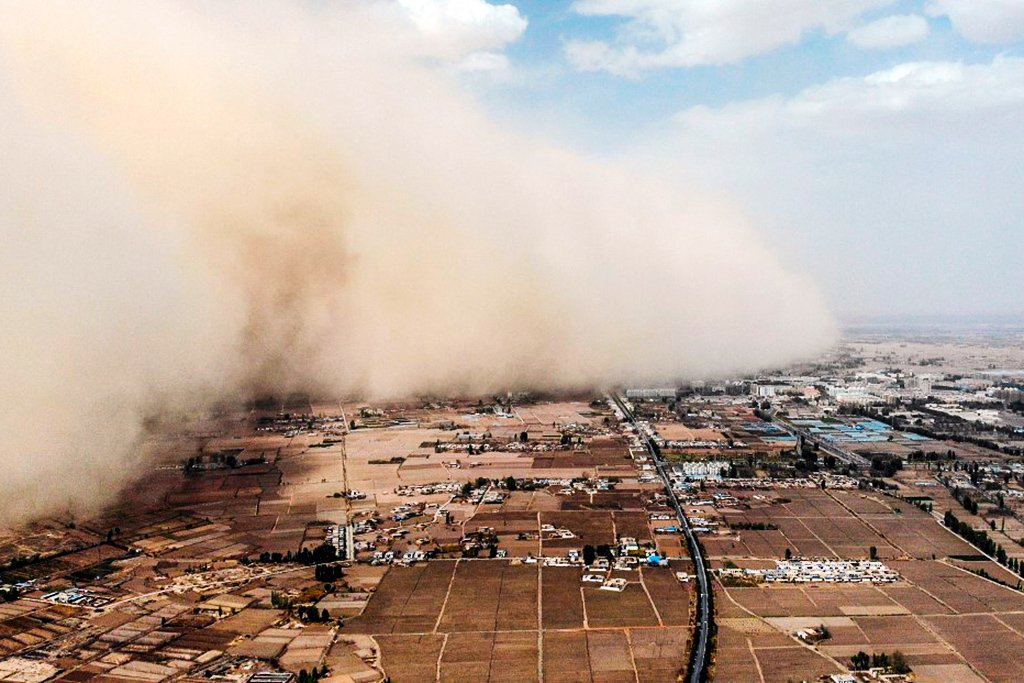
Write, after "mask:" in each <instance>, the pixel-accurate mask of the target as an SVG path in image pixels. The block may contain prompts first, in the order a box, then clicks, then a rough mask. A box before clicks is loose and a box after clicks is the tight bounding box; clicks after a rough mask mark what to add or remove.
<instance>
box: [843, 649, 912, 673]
mask: <svg viewBox="0 0 1024 683" xmlns="http://www.w3.org/2000/svg"><path fill="white" fill-rule="evenodd" d="M850 668H851V669H853V670H854V671H866V670H868V669H888V670H890V671H892V672H893V673H897V674H908V673H910V665H909V664H907V658H906V656H905V655H904V654H903V653H902V652H900V651H899V650H896V651H895V652H893V653H892V654H891V655H890V654H886V653H885V652H875V653H873V654H871V655H868V653H867V652H864V651H863V650H861V651H860V652H858V653H857V654H855V655H854V656H852V657H850Z"/></svg>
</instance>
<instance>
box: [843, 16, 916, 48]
mask: <svg viewBox="0 0 1024 683" xmlns="http://www.w3.org/2000/svg"><path fill="white" fill-rule="evenodd" d="M927 37H928V20H927V19H925V18H924V17H922V16H920V15H917V14H896V15H892V16H888V17H883V18H881V19H878V20H877V21H872V22H871V23H870V24H865V25H864V26H860V27H858V28H855V29H854V30H852V31H850V33H849V34H848V35H847V36H846V39H847V40H848V41H850V42H851V43H853V44H854V45H856V46H857V47H859V48H861V49H863V50H890V49H892V48H897V47H904V46H907V45H913V44H914V43H920V42H921V41H922V40H924V39H925V38H927Z"/></svg>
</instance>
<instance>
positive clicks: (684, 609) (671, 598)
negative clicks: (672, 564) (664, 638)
mask: <svg viewBox="0 0 1024 683" xmlns="http://www.w3.org/2000/svg"><path fill="white" fill-rule="evenodd" d="M640 573H641V575H642V577H643V581H644V585H645V586H646V588H647V592H648V593H650V595H651V600H652V601H653V602H654V606H655V607H656V608H657V610H658V616H660V617H661V622H662V623H663V624H665V625H666V626H686V625H687V624H688V623H690V621H689V620H690V589H689V584H682V583H680V582H679V581H677V580H676V577H675V576H673V575H672V570H669V569H665V568H662V567H645V568H643V569H641V570H640Z"/></svg>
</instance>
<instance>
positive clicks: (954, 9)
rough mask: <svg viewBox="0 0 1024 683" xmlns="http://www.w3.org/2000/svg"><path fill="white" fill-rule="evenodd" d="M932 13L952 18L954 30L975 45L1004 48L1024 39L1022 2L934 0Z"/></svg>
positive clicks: (1018, 0)
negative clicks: (992, 45) (1002, 46)
mask: <svg viewBox="0 0 1024 683" xmlns="http://www.w3.org/2000/svg"><path fill="white" fill-rule="evenodd" d="M928 13H929V14H931V15H932V16H946V17H949V21H950V23H952V24H953V28H954V29H956V30H957V32H959V33H960V34H961V35H963V36H964V37H965V38H967V39H968V40H971V41H973V42H975V43H989V44H995V45H1000V44H1006V43H1012V42H1016V41H1018V40H1024V2H1022V1H1021V0H933V2H931V3H930V4H929V6H928Z"/></svg>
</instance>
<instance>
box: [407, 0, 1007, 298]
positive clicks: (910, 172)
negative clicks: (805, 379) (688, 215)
mask: <svg viewBox="0 0 1024 683" xmlns="http://www.w3.org/2000/svg"><path fill="white" fill-rule="evenodd" d="M399 2H400V4H401V5H402V6H404V7H406V8H407V9H410V8H411V9H410V11H412V12H413V14H414V18H416V19H417V20H420V21H421V24H420V25H421V26H423V25H425V24H423V23H422V20H423V18H424V16H426V15H424V12H427V13H428V14H430V13H433V14H430V17H429V18H430V19H432V20H433V22H434V23H433V24H432V25H431V28H430V30H428V31H427V33H428V34H430V35H431V36H432V37H433V38H436V37H437V36H440V35H443V34H444V25H445V20H447V21H449V22H455V23H458V22H462V24H461V26H462V28H465V27H466V26H467V25H469V26H475V27H477V28H478V29H479V33H478V34H477V38H479V39H480V40H479V41H477V42H475V43H474V42H473V41H467V42H466V43H465V44H466V45H469V44H472V51H469V50H468V48H467V50H463V51H459V50H457V49H456V50H455V51H454V52H452V51H451V50H449V51H448V52H446V62H445V63H446V65H447V67H448V68H451V67H453V66H454V67H455V68H454V72H455V73H457V74H458V77H459V80H460V81H461V82H462V83H463V84H464V85H465V87H466V88H467V89H468V90H469V91H470V92H472V93H473V94H474V95H475V96H476V97H477V98H478V99H479V100H480V102H481V103H482V104H483V106H485V107H486V108H487V109H488V110H489V111H490V112H491V113H492V115H493V116H494V117H496V118H497V119H498V120H499V121H501V122H503V123H507V124H509V125H512V126H516V127H518V128H520V129H523V130H526V131H529V132H532V133H534V134H536V135H540V136H544V137H547V138H550V139H553V140H557V141H558V142H560V143H562V144H565V145H568V146H570V147H573V148H574V149H576V150H577V151H581V152H583V153H585V154H590V155H594V156H600V157H607V158H613V159H616V160H623V159H624V160H627V161H628V162H630V163H633V164H635V165H636V166H637V167H639V168H644V169H648V170H649V171H650V172H651V173H652V174H657V175H661V176H663V177H664V178H665V179H666V180H667V182H669V183H673V182H681V183H687V184H688V187H691V188H692V187H694V186H696V187H698V188H704V189H706V190H707V191H708V192H709V193H715V194H725V195H728V196H729V197H731V199H732V201H734V202H736V203H737V204H738V205H740V206H741V207H742V209H743V210H744V211H745V212H746V213H747V214H748V215H749V216H750V218H751V220H752V221H753V223H754V224H755V225H756V226H757V227H758V228H759V230H760V232H761V234H762V236H763V237H764V238H765V239H766V240H768V241H769V242H771V243H772V244H773V245H774V246H775V247H776V248H777V250H778V251H779V253H780V255H781V258H783V259H784V260H785V261H786V262H787V263H788V264H789V265H790V267H792V268H794V269H797V270H800V271H802V272H804V273H807V274H808V275H810V276H811V277H812V278H813V279H814V280H815V281H817V282H818V283H819V285H820V287H821V288H822V289H823V291H824V292H825V294H826V296H827V297H828V299H829V301H830V303H831V305H832V306H833V308H834V309H835V310H836V312H837V313H838V314H839V315H840V316H841V317H843V318H854V317H859V316H870V315H884V314H940V313H954V314H982V315H986V314H992V315H995V314H1024V299H1022V298H1021V297H1019V295H1018V292H1020V291H1021V290H1022V289H1024V275H1022V273H1024V268H1022V267H1021V261H1022V256H1021V255H1024V198H1022V196H1024V192H1021V191H1020V188H1022V187H1024V0H916V1H890V0H831V1H830V2H821V0H763V1H757V0H719V1H718V2H708V1H707V0H577V1H576V2H544V1H542V0H517V1H515V2H512V3H498V2H491V3H486V2H484V0H399ZM417 12H419V14H417ZM488 22H491V25H490V26H488ZM428 23H429V22H428ZM499 27H504V28H503V29H502V28H499ZM462 38H463V39H465V36H463V37H462ZM488 39H489V42H488ZM449 47H450V45H449ZM480 54H486V55H489V59H487V60H483V61H481V60H480V59H479V55H480ZM460 60H461V61H460ZM482 64H483V65H485V66H486V68H483V67H482V66H481V65H482Z"/></svg>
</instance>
